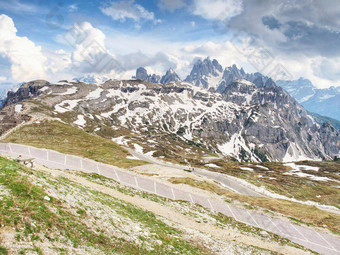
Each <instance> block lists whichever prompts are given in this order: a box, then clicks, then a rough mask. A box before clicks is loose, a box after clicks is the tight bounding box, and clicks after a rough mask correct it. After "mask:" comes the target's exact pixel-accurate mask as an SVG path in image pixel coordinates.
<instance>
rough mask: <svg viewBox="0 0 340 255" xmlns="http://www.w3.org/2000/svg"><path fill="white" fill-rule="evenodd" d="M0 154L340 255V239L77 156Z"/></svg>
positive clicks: (9, 147) (3, 148)
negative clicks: (102, 179) (103, 180)
mask: <svg viewBox="0 0 340 255" xmlns="http://www.w3.org/2000/svg"><path fill="white" fill-rule="evenodd" d="M0 153H2V154H5V155H8V156H11V157H13V158H16V157H17V156H18V155H22V156H23V157H27V158H35V161H36V162H37V163H39V164H42V165H45V166H47V167H49V168H53V169H72V170H78V171H83V172H87V173H98V174H101V175H103V176H106V177H109V178H112V179H115V180H116V181H118V182H120V183H121V184H123V185H126V186H130V187H133V188H136V189H139V190H143V191H146V192H149V193H153V194H156V195H159V196H163V197H167V198H170V199H174V200H185V201H189V202H192V203H197V204H200V205H202V206H204V207H206V208H208V209H210V210H211V211H214V212H220V213H223V214H225V215H227V216H230V217H233V218H235V219H236V220H237V221H240V222H243V223H246V224H249V225H252V226H255V227H259V228H262V229H265V230H267V231H270V232H273V233H276V234H278V235H280V236H283V237H286V238H288V239H290V240H291V241H293V242H296V243H298V244H301V245H303V246H305V247H307V248H309V249H311V250H314V251H316V252H318V253H320V254H329V255H336V254H339V255H340V237H339V236H336V235H332V234H327V233H324V232H322V231H316V230H314V229H312V228H309V227H306V226H299V225H295V224H293V223H290V222H287V221H284V220H280V219H276V218H272V217H270V216H268V215H264V214H260V213H254V212H252V211H250V210H247V209H245V208H239V207H235V206H232V205H229V204H228V203H225V202H223V201H222V200H217V199H216V200H215V199H211V198H208V197H205V196H204V195H197V194H194V193H190V192H187V191H184V190H181V189H180V188H178V187H174V186H173V185H166V184H163V183H161V182H158V181H155V180H153V179H152V178H149V177H145V176H141V175H138V174H135V173H132V172H130V171H128V170H124V169H120V168H118V167H114V166H110V165H106V164H102V163H98V162H96V161H93V160H89V159H85V158H81V157H76V156H73V155H66V154H61V153H58V152H56V151H52V150H45V149H38V148H35V147H31V146H25V145H19V144H5V143H0ZM153 163H155V162H153ZM166 166H168V165H166Z"/></svg>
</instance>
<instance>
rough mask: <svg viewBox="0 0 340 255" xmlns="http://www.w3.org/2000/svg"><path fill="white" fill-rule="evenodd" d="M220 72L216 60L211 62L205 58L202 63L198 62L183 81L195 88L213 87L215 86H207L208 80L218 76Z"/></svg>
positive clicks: (221, 69)
mask: <svg viewBox="0 0 340 255" xmlns="http://www.w3.org/2000/svg"><path fill="white" fill-rule="evenodd" d="M222 71H223V68H222V66H221V65H220V64H219V63H218V61H217V60H216V59H213V61H211V60H210V58H206V59H204V60H203V61H202V60H198V61H197V62H196V63H195V64H194V66H193V68H192V70H191V72H190V74H189V75H188V76H187V78H186V79H185V81H186V82H190V83H192V84H194V85H195V86H197V87H202V88H208V87H214V86H215V85H216V84H209V78H211V77H218V76H220V75H221V73H222Z"/></svg>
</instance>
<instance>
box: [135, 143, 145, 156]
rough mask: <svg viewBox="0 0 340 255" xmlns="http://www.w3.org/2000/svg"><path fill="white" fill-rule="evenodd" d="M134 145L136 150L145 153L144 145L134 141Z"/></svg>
mask: <svg viewBox="0 0 340 255" xmlns="http://www.w3.org/2000/svg"><path fill="white" fill-rule="evenodd" d="M133 146H134V147H135V151H136V152H138V153H141V154H143V147H142V146H140V145H139V144H137V143H134V144H133Z"/></svg>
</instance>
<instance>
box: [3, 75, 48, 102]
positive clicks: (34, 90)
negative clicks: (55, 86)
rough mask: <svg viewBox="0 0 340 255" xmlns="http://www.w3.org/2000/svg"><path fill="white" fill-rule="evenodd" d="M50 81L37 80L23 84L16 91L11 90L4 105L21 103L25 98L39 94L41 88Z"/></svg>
mask: <svg viewBox="0 0 340 255" xmlns="http://www.w3.org/2000/svg"><path fill="white" fill-rule="evenodd" d="M49 84H50V83H49V82H48V81H44V80H36V81H31V82H27V83H25V84H23V85H22V86H21V87H20V88H19V89H18V90H17V91H16V92H12V91H9V92H8V94H7V98H6V100H5V102H4V103H3V106H4V107H5V106H8V105H11V104H16V103H19V102H21V101H23V100H25V99H28V98H32V97H36V96H38V95H39V94H40V93H41V92H40V91H39V89H40V88H42V87H44V86H46V85H49Z"/></svg>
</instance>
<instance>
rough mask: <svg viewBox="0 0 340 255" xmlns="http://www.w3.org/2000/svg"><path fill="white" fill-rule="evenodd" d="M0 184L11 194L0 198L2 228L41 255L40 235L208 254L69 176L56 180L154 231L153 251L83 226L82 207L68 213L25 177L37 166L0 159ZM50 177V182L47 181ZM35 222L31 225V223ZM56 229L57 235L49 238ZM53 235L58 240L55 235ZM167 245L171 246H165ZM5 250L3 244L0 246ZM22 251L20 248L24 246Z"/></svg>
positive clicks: (132, 249) (110, 247)
mask: <svg viewBox="0 0 340 255" xmlns="http://www.w3.org/2000/svg"><path fill="white" fill-rule="evenodd" d="M0 169H1V170H0V171H1V175H0V184H1V185H3V186H4V187H5V188H6V189H8V190H9V192H10V193H11V196H5V197H3V199H2V200H0V224H1V225H2V226H5V227H14V228H16V229H17V238H16V239H17V240H19V241H18V242H20V240H23V239H24V240H30V241H32V242H33V250H32V251H34V252H36V253H38V254H41V253H42V250H41V249H40V248H39V247H38V246H37V245H36V244H37V243H38V242H40V241H41V240H40V238H39V236H41V235H42V236H45V237H47V238H48V239H49V240H50V241H51V242H53V241H61V239H60V238H62V239H63V240H64V238H66V240H69V241H70V242H71V243H72V244H73V246H74V247H80V246H82V247H83V246H84V245H85V246H88V247H94V248H96V249H99V250H101V251H102V252H104V253H106V254H109V253H110V254H111V253H119V254H208V253H209V252H208V251H207V250H206V248H204V247H201V246H200V245H199V244H193V243H190V242H188V241H186V240H184V239H183V238H180V236H181V232H180V231H179V230H177V229H175V228H173V227H170V226H168V225H166V224H165V223H164V222H162V221H161V220H159V219H157V218H156V216H155V215H154V214H153V213H151V212H149V211H145V210H142V209H139V208H137V207H135V206H133V205H131V204H129V203H126V202H123V201H120V200H119V199H117V198H113V197H111V196H109V195H106V194H103V193H101V192H98V191H93V190H89V189H87V188H84V187H82V186H80V185H78V184H76V183H73V182H72V181H70V180H68V179H65V178H59V179H58V185H62V186H65V185H69V186H72V187H73V188H75V189H77V190H80V191H82V192H84V193H86V194H88V197H89V199H95V201H96V202H98V201H99V202H100V203H101V204H103V205H105V206H108V207H110V208H112V209H113V210H114V211H116V212H117V213H118V214H120V215H122V216H124V217H128V218H130V219H131V220H133V221H135V222H138V223H140V224H142V225H144V226H145V227H147V228H149V229H151V231H152V232H154V233H155V234H156V236H155V238H156V240H160V241H161V242H159V243H155V244H154V245H153V247H152V248H153V249H154V250H148V249H146V248H145V247H144V246H143V245H137V244H135V243H133V242H131V241H127V240H124V239H122V238H118V237H117V238H114V237H112V236H110V237H108V236H106V235H105V234H104V232H103V231H102V230H100V229H99V228H97V229H96V230H91V228H89V227H88V226H87V225H86V223H85V222H86V219H85V218H86V217H87V215H86V212H85V210H84V209H82V208H80V207H79V208H76V209H77V210H76V211H77V213H76V214H72V213H71V212H69V211H68V210H67V209H66V208H65V207H64V204H63V202H62V201H59V200H58V199H55V198H52V197H50V198H51V199H50V200H49V201H47V200H45V199H44V198H45V196H47V194H46V193H45V192H44V190H43V189H42V187H40V186H37V185H34V184H33V183H32V182H31V181H30V178H29V177H28V176H33V175H36V174H37V173H38V176H40V177H41V174H39V172H37V171H33V170H31V169H28V168H25V167H23V166H21V165H20V164H18V163H17V162H14V161H10V160H7V159H4V158H0ZM52 182H55V181H52ZM32 223H34V224H32ZM50 233H56V235H55V236H57V237H50ZM57 239H58V240H57ZM169 247H171V248H169ZM0 251H1V252H3V254H6V253H5V252H7V250H6V249H5V248H3V249H0ZM23 252H24V253H25V251H23Z"/></svg>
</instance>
